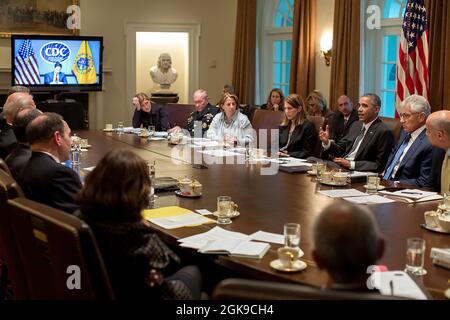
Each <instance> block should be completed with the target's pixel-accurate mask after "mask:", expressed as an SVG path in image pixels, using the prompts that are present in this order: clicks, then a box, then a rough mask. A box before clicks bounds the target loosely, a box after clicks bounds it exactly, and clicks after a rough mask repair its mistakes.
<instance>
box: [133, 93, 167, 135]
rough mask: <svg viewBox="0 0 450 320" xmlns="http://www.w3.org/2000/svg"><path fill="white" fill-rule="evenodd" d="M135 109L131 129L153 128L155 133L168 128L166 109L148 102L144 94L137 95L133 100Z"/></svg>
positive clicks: (147, 97)
mask: <svg viewBox="0 0 450 320" xmlns="http://www.w3.org/2000/svg"><path fill="white" fill-rule="evenodd" d="M133 106H134V107H135V110H134V114H133V121H132V123H133V128H139V127H140V126H141V125H142V126H143V127H144V128H147V127H148V126H155V130H156V131H167V130H168V129H169V128H170V125H169V114H168V112H167V109H166V108H165V107H164V106H162V105H159V104H156V103H153V102H151V101H150V98H149V96H148V95H147V94H145V93H138V94H136V95H135V96H134V98H133Z"/></svg>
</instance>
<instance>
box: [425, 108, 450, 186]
mask: <svg viewBox="0 0 450 320" xmlns="http://www.w3.org/2000/svg"><path fill="white" fill-rule="evenodd" d="M426 127H427V137H428V140H429V141H430V143H431V144H432V145H433V146H435V147H437V148H439V149H441V150H442V151H443V152H444V155H442V154H439V153H438V152H436V153H435V154H434V158H435V159H433V160H436V161H434V163H433V164H434V168H432V171H438V170H439V167H440V169H441V170H440V183H439V181H437V183H436V181H435V182H434V185H436V184H438V185H439V184H440V192H441V193H442V194H444V193H445V192H450V111H449V110H442V111H437V112H433V113H432V114H431V115H430V116H429V117H428V119H427V123H426ZM431 183H432V184H433V182H431Z"/></svg>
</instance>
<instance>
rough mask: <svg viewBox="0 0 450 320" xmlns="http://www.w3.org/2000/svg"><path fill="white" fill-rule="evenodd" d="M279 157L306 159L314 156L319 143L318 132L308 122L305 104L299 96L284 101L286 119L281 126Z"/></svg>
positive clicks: (290, 96)
mask: <svg viewBox="0 0 450 320" xmlns="http://www.w3.org/2000/svg"><path fill="white" fill-rule="evenodd" d="M279 130H280V140H279V141H280V151H279V155H282V156H291V157H295V158H302V159H306V158H308V157H310V156H313V153H314V148H315V146H316V142H317V137H318V136H317V131H316V128H315V126H314V124H313V123H312V122H310V121H309V120H307V118H306V112H305V102H304V101H303V99H302V98H301V97H300V96H299V95H297V94H291V95H289V96H288V97H287V98H286V99H285V101H284V119H283V122H282V123H281V125H280V129H279Z"/></svg>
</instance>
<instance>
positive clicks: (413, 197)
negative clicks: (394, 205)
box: [380, 189, 442, 203]
mask: <svg viewBox="0 0 450 320" xmlns="http://www.w3.org/2000/svg"><path fill="white" fill-rule="evenodd" d="M380 194H384V195H386V196H388V197H392V198H393V199H397V200H399V201H403V202H408V203H414V202H424V201H433V200H441V199H442V196H441V195H440V194H438V193H437V192H429V191H422V190H419V189H404V190H399V191H395V192H389V191H383V190H382V191H380Z"/></svg>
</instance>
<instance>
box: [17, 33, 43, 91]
mask: <svg viewBox="0 0 450 320" xmlns="http://www.w3.org/2000/svg"><path fill="white" fill-rule="evenodd" d="M15 69H16V70H15V77H16V84H40V83H41V80H40V78H39V66H38V63H37V60H36V57H35V55H34V51H33V47H32V46H31V40H23V41H22V44H21V46H20V48H19V52H18V54H17V56H16V59H15Z"/></svg>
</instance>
